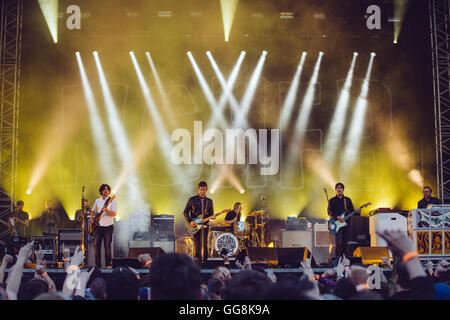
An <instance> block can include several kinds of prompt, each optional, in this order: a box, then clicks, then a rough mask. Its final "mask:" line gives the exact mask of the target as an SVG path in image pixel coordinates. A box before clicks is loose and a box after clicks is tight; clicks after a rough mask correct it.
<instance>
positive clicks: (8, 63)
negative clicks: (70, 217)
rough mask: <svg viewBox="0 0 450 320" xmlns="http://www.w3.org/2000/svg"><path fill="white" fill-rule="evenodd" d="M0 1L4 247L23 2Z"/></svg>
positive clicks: (13, 167) (13, 174)
mask: <svg viewBox="0 0 450 320" xmlns="http://www.w3.org/2000/svg"><path fill="white" fill-rule="evenodd" d="M0 1H1V10H0V15H1V26H0V33H1V47H0V244H3V245H4V244H5V237H6V236H7V235H8V228H7V218H8V216H9V214H10V213H11V210H12V208H13V201H14V200H15V195H16V180H17V155H18V150H17V148H18V127H19V78H20V49H21V38H22V11H23V2H22V0H0Z"/></svg>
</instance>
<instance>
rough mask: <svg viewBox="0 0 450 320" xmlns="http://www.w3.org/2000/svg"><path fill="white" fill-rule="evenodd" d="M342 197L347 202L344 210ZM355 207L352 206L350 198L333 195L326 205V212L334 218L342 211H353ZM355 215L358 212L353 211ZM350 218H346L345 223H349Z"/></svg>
mask: <svg viewBox="0 0 450 320" xmlns="http://www.w3.org/2000/svg"><path fill="white" fill-rule="evenodd" d="M344 198H345V202H346V204H347V210H345V206H344ZM354 210H355V208H354V207H353V203H352V199H350V198H348V197H346V196H344V197H342V198H339V197H338V196H335V197H333V198H331V199H330V203H329V205H328V212H330V217H331V218H334V219H336V217H337V216H339V215H341V213H343V212H344V211H346V212H347V214H348V213H350V212H353V211H354ZM355 215H359V213H355ZM350 220H351V219H348V220H347V223H350Z"/></svg>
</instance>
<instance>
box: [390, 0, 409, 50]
mask: <svg viewBox="0 0 450 320" xmlns="http://www.w3.org/2000/svg"><path fill="white" fill-rule="evenodd" d="M408 5H409V0H394V1H393V7H394V8H393V9H394V10H393V11H394V17H395V18H394V19H392V20H391V19H390V22H392V23H394V43H397V41H398V38H399V36H400V31H401V29H402V21H403V20H404V19H403V18H404V16H405V13H406V11H407V10H408Z"/></svg>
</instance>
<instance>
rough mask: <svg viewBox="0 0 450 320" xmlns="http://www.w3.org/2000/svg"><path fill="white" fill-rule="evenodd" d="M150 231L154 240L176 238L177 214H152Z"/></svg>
mask: <svg viewBox="0 0 450 320" xmlns="http://www.w3.org/2000/svg"><path fill="white" fill-rule="evenodd" d="M150 231H151V235H152V239H153V240H154V241H155V240H156V241H159V240H175V216H174V215H170V214H159V215H152V216H151V226H150Z"/></svg>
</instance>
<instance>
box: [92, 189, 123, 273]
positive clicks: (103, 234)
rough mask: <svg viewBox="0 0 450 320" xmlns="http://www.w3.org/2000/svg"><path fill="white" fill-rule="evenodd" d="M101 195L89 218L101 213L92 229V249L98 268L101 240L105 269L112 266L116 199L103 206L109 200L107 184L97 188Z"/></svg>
mask: <svg viewBox="0 0 450 320" xmlns="http://www.w3.org/2000/svg"><path fill="white" fill-rule="evenodd" d="M98 191H99V192H100V195H101V197H100V198H98V199H96V200H95V202H94V206H93V207H92V214H91V219H92V217H93V216H94V215H96V214H101V218H100V221H99V225H98V226H97V227H96V228H95V231H94V251H95V265H96V266H97V267H99V268H101V266H102V257H101V253H102V241H103V242H104V247H105V265H106V268H107V269H111V268H112V263H111V262H112V261H111V260H112V257H111V242H112V234H113V231H114V217H115V216H116V214H117V204H116V199H113V200H112V201H111V203H110V204H109V205H108V206H107V207H106V208H105V203H106V202H107V201H110V197H109V194H110V193H111V187H110V186H109V185H107V184H102V185H101V186H100V188H99V189H98Z"/></svg>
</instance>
